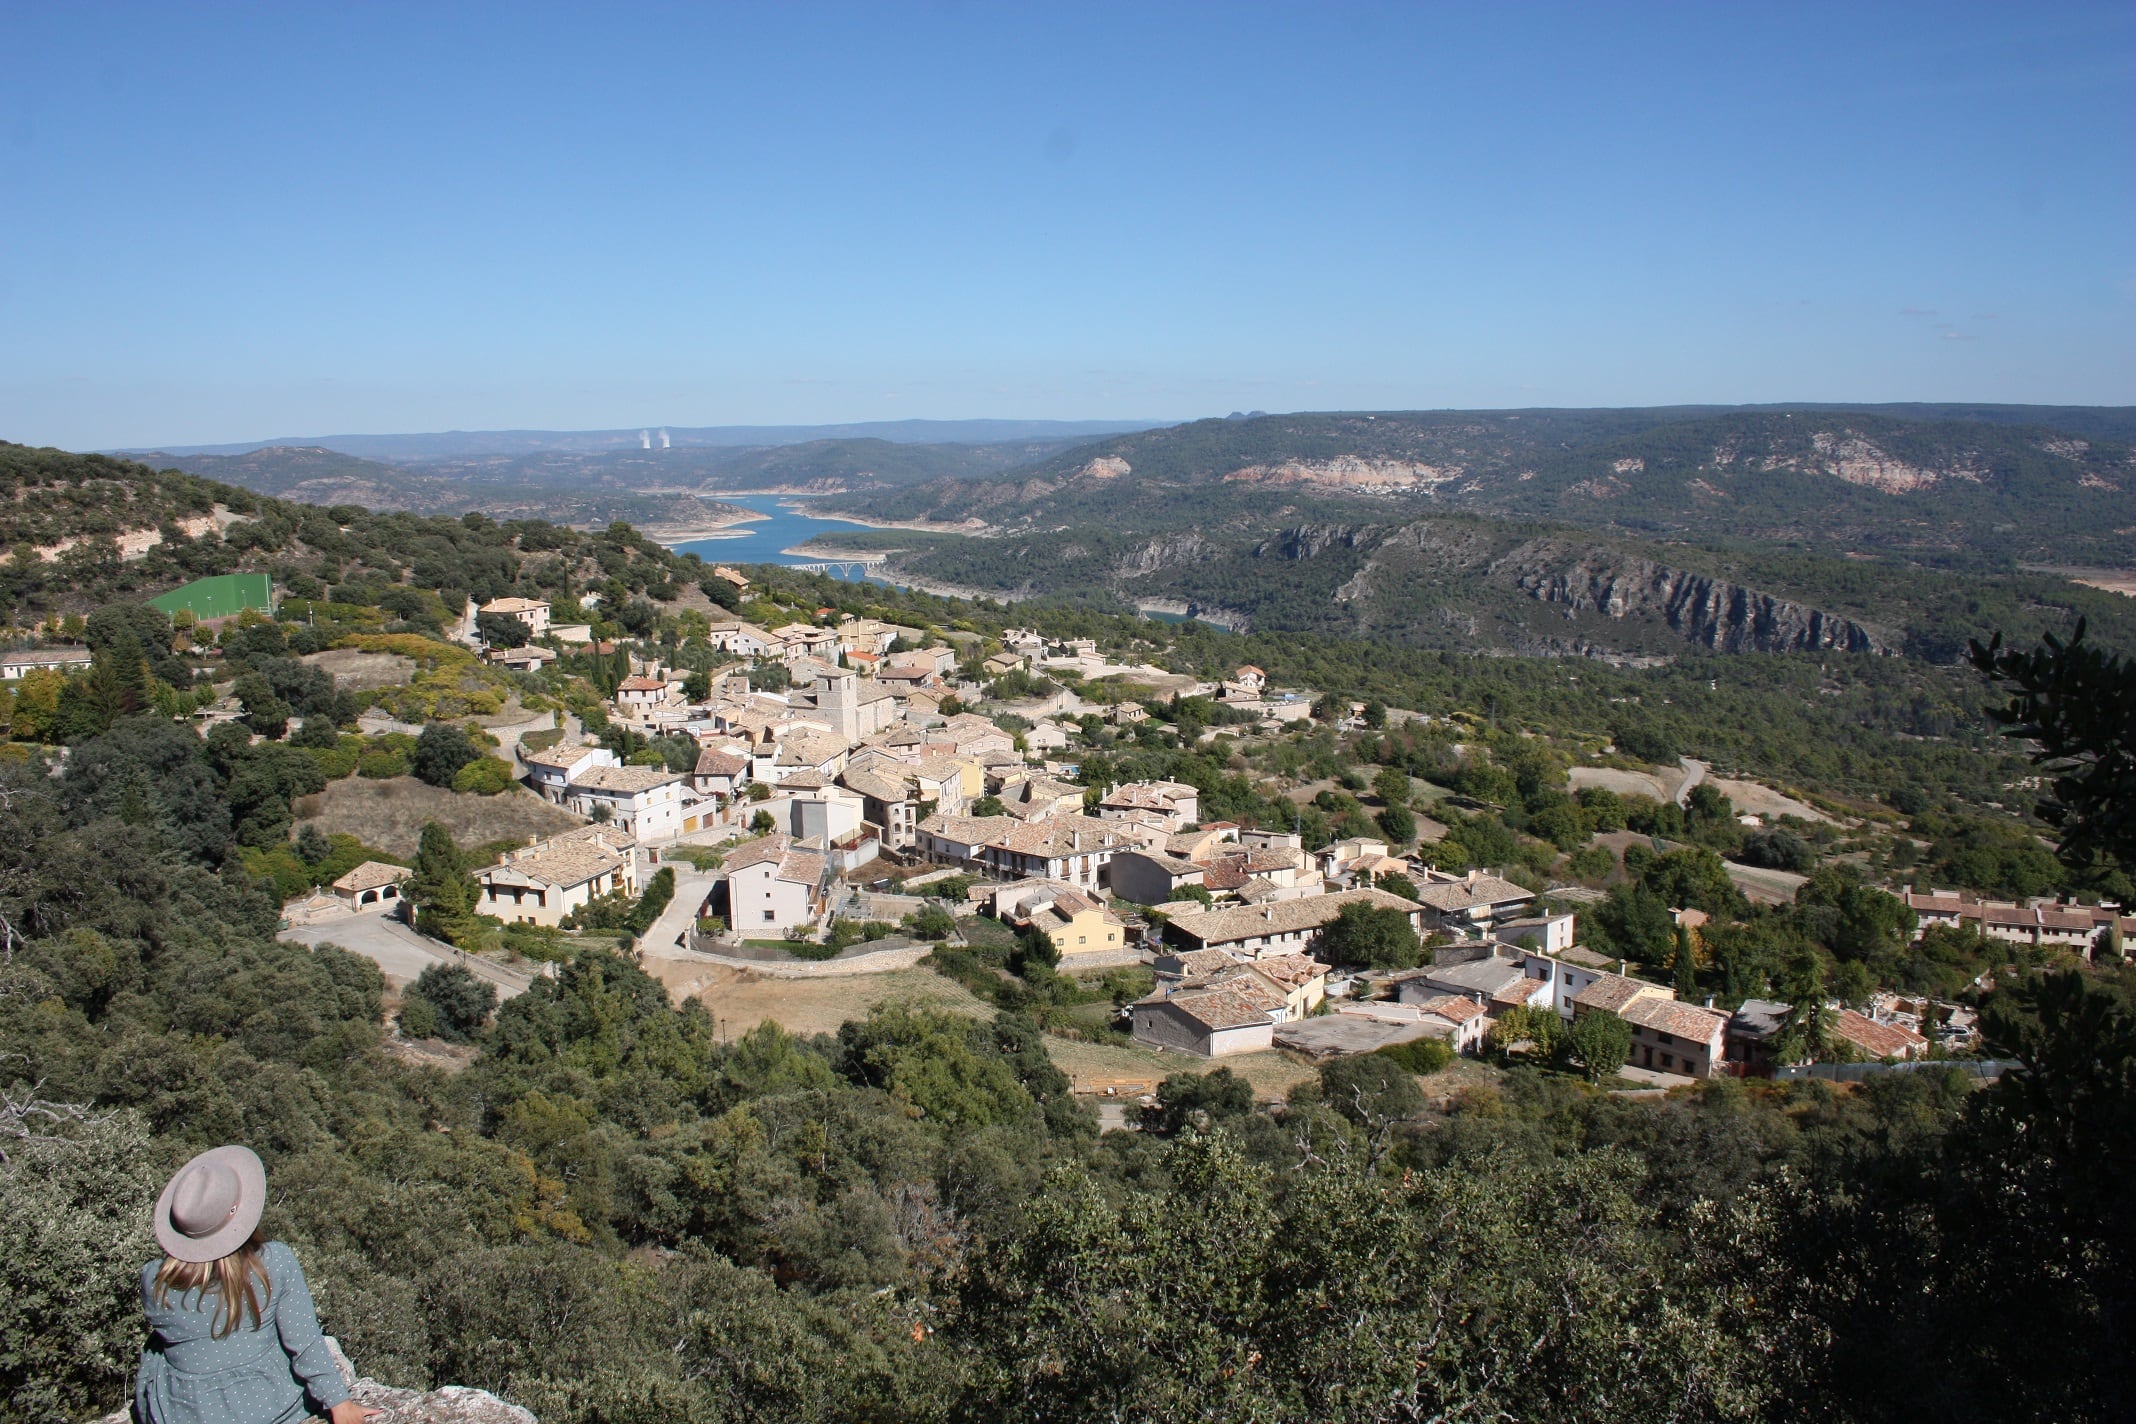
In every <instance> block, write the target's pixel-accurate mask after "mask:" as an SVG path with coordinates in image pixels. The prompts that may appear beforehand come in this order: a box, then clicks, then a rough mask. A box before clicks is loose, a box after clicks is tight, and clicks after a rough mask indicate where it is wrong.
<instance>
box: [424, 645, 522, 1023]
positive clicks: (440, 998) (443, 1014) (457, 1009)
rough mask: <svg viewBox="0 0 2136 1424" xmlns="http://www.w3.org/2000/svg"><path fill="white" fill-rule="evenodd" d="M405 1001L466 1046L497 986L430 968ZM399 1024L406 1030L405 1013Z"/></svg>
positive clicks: (452, 969) (491, 1005)
mask: <svg viewBox="0 0 2136 1424" xmlns="http://www.w3.org/2000/svg"><path fill="white" fill-rule="evenodd" d="M514 621H517V620H514ZM405 997H406V999H407V1000H410V1001H412V1000H416V999H421V1000H423V1001H424V1002H425V1003H426V1004H428V1005H429V1006H430V1008H431V1010H432V1011H433V1014H434V1018H433V1023H434V1027H433V1028H432V1029H431V1033H432V1034H434V1035H435V1036H436V1037H438V1038H442V1039H444V1040H446V1041H447V1042H448V1043H465V1042H467V1040H468V1039H469V1038H471V1037H472V1036H473V1035H474V1034H475V1033H476V1032H477V1031H479V1030H480V1029H481V1027H482V1026H483V1025H484V1024H486V1023H488V1022H489V1016H490V1014H491V1013H492V1012H494V1011H495V1010H496V1007H497V986H496V985H494V984H492V983H490V982H489V980H487V979H484V978H482V977H480V976H479V975H477V974H475V973H474V972H473V971H472V970H470V969H468V968H466V967H465V966H463V965H459V964H433V965H431V966H429V967H428V968H427V969H425V970H424V971H423V972H422V973H421V974H419V975H417V976H416V979H415V982H414V983H413V984H410V985H409V986H408V989H407V993H406V996H405ZM401 1022H402V1026H403V1028H404V1029H405V1028H407V1026H408V1021H407V1014H406V1010H405V1009H403V1011H402V1020H401Z"/></svg>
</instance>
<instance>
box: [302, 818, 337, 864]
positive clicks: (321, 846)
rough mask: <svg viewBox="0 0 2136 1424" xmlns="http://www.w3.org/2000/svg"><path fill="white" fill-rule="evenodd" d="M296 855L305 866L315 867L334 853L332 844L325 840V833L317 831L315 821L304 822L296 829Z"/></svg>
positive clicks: (317, 825)
mask: <svg viewBox="0 0 2136 1424" xmlns="http://www.w3.org/2000/svg"><path fill="white" fill-rule="evenodd" d="M296 844H297V854H298V855H300V856H302V857H303V858H304V863H305V864H306V865H317V864H319V863H320V862H321V861H323V860H325V859H326V858H327V857H328V856H330V855H332V854H333V853H334V847H333V843H332V842H330V841H329V840H327V838H326V832H324V831H322V830H320V829H319V823H318V822H317V821H306V822H305V823H304V824H303V825H301V826H299V827H298V828H297V842H296Z"/></svg>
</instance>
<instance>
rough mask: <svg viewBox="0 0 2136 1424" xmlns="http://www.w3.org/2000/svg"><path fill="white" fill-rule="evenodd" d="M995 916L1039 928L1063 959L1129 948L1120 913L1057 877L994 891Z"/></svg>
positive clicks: (1008, 886) (1003, 920) (1011, 923)
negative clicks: (1114, 911)
mask: <svg viewBox="0 0 2136 1424" xmlns="http://www.w3.org/2000/svg"><path fill="white" fill-rule="evenodd" d="M994 917H995V918H996V919H998V920H1000V921H1002V922H1003V923H1004V924H1010V925H1014V926H1016V927H1017V928H1018V929H1024V928H1026V927H1028V928H1031V929H1035V930H1038V931H1039V932H1040V933H1042V934H1044V935H1045V936H1046V937H1047V938H1048V939H1050V940H1052V941H1053V948H1054V949H1055V951H1057V952H1058V953H1059V954H1060V956H1061V958H1062V959H1063V960H1070V959H1073V958H1074V957H1075V956H1076V955H1079V954H1118V953H1120V951H1122V950H1123V949H1125V948H1126V947H1127V926H1126V925H1125V924H1124V923H1123V922H1122V921H1121V919H1120V917H1119V916H1118V915H1115V914H1114V913H1113V912H1112V911H1111V910H1108V909H1106V908H1105V906H1103V905H1102V904H1100V903H1099V902H1098V901H1096V900H1094V899H1092V898H1091V897H1090V896H1089V895H1087V894H1085V893H1084V892H1083V891H1081V890H1078V889H1076V888H1075V887H1074V886H1072V885H1064V884H1062V883H1060V882H1059V881H1054V880H1018V881H1016V882H1014V883H1012V884H1008V885H1003V886H1001V887H999V888H998V889H996V890H995V891H994Z"/></svg>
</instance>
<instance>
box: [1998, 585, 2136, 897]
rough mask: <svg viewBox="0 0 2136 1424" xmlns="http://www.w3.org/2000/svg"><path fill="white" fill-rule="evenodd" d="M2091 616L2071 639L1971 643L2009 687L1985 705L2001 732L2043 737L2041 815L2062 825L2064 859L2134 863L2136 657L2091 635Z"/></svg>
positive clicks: (2080, 863) (2085, 863)
mask: <svg viewBox="0 0 2136 1424" xmlns="http://www.w3.org/2000/svg"><path fill="white" fill-rule="evenodd" d="M2086 627H2087V624H2086V621H2085V620H2084V619H2081V618H2080V619H2078V620H2077V629H2076V632H2075V633H2074V634H2072V635H2071V636H2070V639H2069V641H2068V642H2066V643H2064V642H2062V641H2061V640H2060V639H2058V638H2056V637H2055V636H2054V635H2053V634H2052V633H2049V634H2047V635H2046V636H2045V637H2043V638H2042V639H2041V640H2040V646H2039V647H2037V648H2035V649H2033V650H2032V651H2031V652H2029V653H2020V652H2016V651H2014V650H2005V649H2004V648H2003V645H2002V634H2000V633H1997V634H1996V635H1995V637H1994V638H1993V640H1991V641H1990V642H1988V643H1987V644H1985V645H1983V644H1981V643H1979V642H1974V643H1972V644H1971V645H1970V652H1971V656H1972V663H1973V666H1974V667H1976V668H1978V669H1979V670H1980V671H1981V672H1983V673H1985V674H1986V675H1987V676H1988V677H1990V678H1993V679H1995V680H1996V681H1998V682H2000V683H2002V684H2003V685H2004V686H2006V687H2007V688H2009V689H2010V694H2011V695H2010V700H2009V701H2008V702H2006V703H2005V704H2003V706H2001V707H1999V708H1994V709H1992V710H1990V712H1989V713H1988V715H1989V717H1990V718H1991V719H1993V720H1994V721H1995V722H1997V723H2000V724H2001V726H2002V728H2003V734H2004V735H2005V736H2010V737H2021V738H2024V739H2026V740H2028V741H2031V742H2033V743H2036V744H2037V750H2035V751H2034V752H2033V754H2032V759H2033V761H2034V762H2035V763H2036V764H2038V765H2039V766H2040V767H2041V768H2042V769H2043V770H2044V771H2045V772H2046V773H2047V776H2048V778H2049V779H2048V781H2047V795H2046V796H2045V797H2043V798H2042V799H2041V801H2040V803H2039V813H2040V819H2042V820H2044V821H2045V822H2047V824H2049V825H2050V826H2054V827H2056V828H2058V829H2059V830H2060V831H2061V833H2062V841H2061V845H2060V847H2059V853H2060V855H2061V858H2062V860H2063V863H2064V864H2067V865H2070V866H2073V867H2076V868H2079V869H2083V868H2086V867H2089V866H2090V865H2092V864H2093V863H2094V862H2095V861H2096V860H2099V859H2102V858H2103V859H2105V860H2107V861H2110V862H2112V863H2115V864H2118V865H2122V866H2127V865H2131V864H2136V662H2132V661H2130V660H2129V659H2126V658H2123V657H2121V656H2119V655H2116V654H2112V653H2106V652H2103V651H2101V650H2100V649H2098V648H2096V647H2093V646H2092V645H2091V644H2089V643H2087V642H2086V641H2085V631H2086Z"/></svg>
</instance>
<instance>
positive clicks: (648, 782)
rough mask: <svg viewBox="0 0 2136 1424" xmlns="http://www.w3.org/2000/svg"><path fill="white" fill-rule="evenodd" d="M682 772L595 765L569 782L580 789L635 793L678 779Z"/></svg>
mask: <svg viewBox="0 0 2136 1424" xmlns="http://www.w3.org/2000/svg"><path fill="white" fill-rule="evenodd" d="M681 779H682V773H680V772H675V771H669V770H667V769H666V768H665V767H658V766H597V767H595V768H594V769H593V770H592V771H589V772H587V773H586V774H585V775H584V776H582V777H580V778H579V779H578V780H577V781H574V782H573V783H571V784H572V785H573V786H576V787H577V788H578V789H579V790H581V791H619V792H623V793H625V794H627V795H636V794H637V793H638V792H640V791H651V790H652V789H653V788H654V787H656V786H665V785H667V784H668V783H669V782H671V781H680V780H681Z"/></svg>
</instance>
